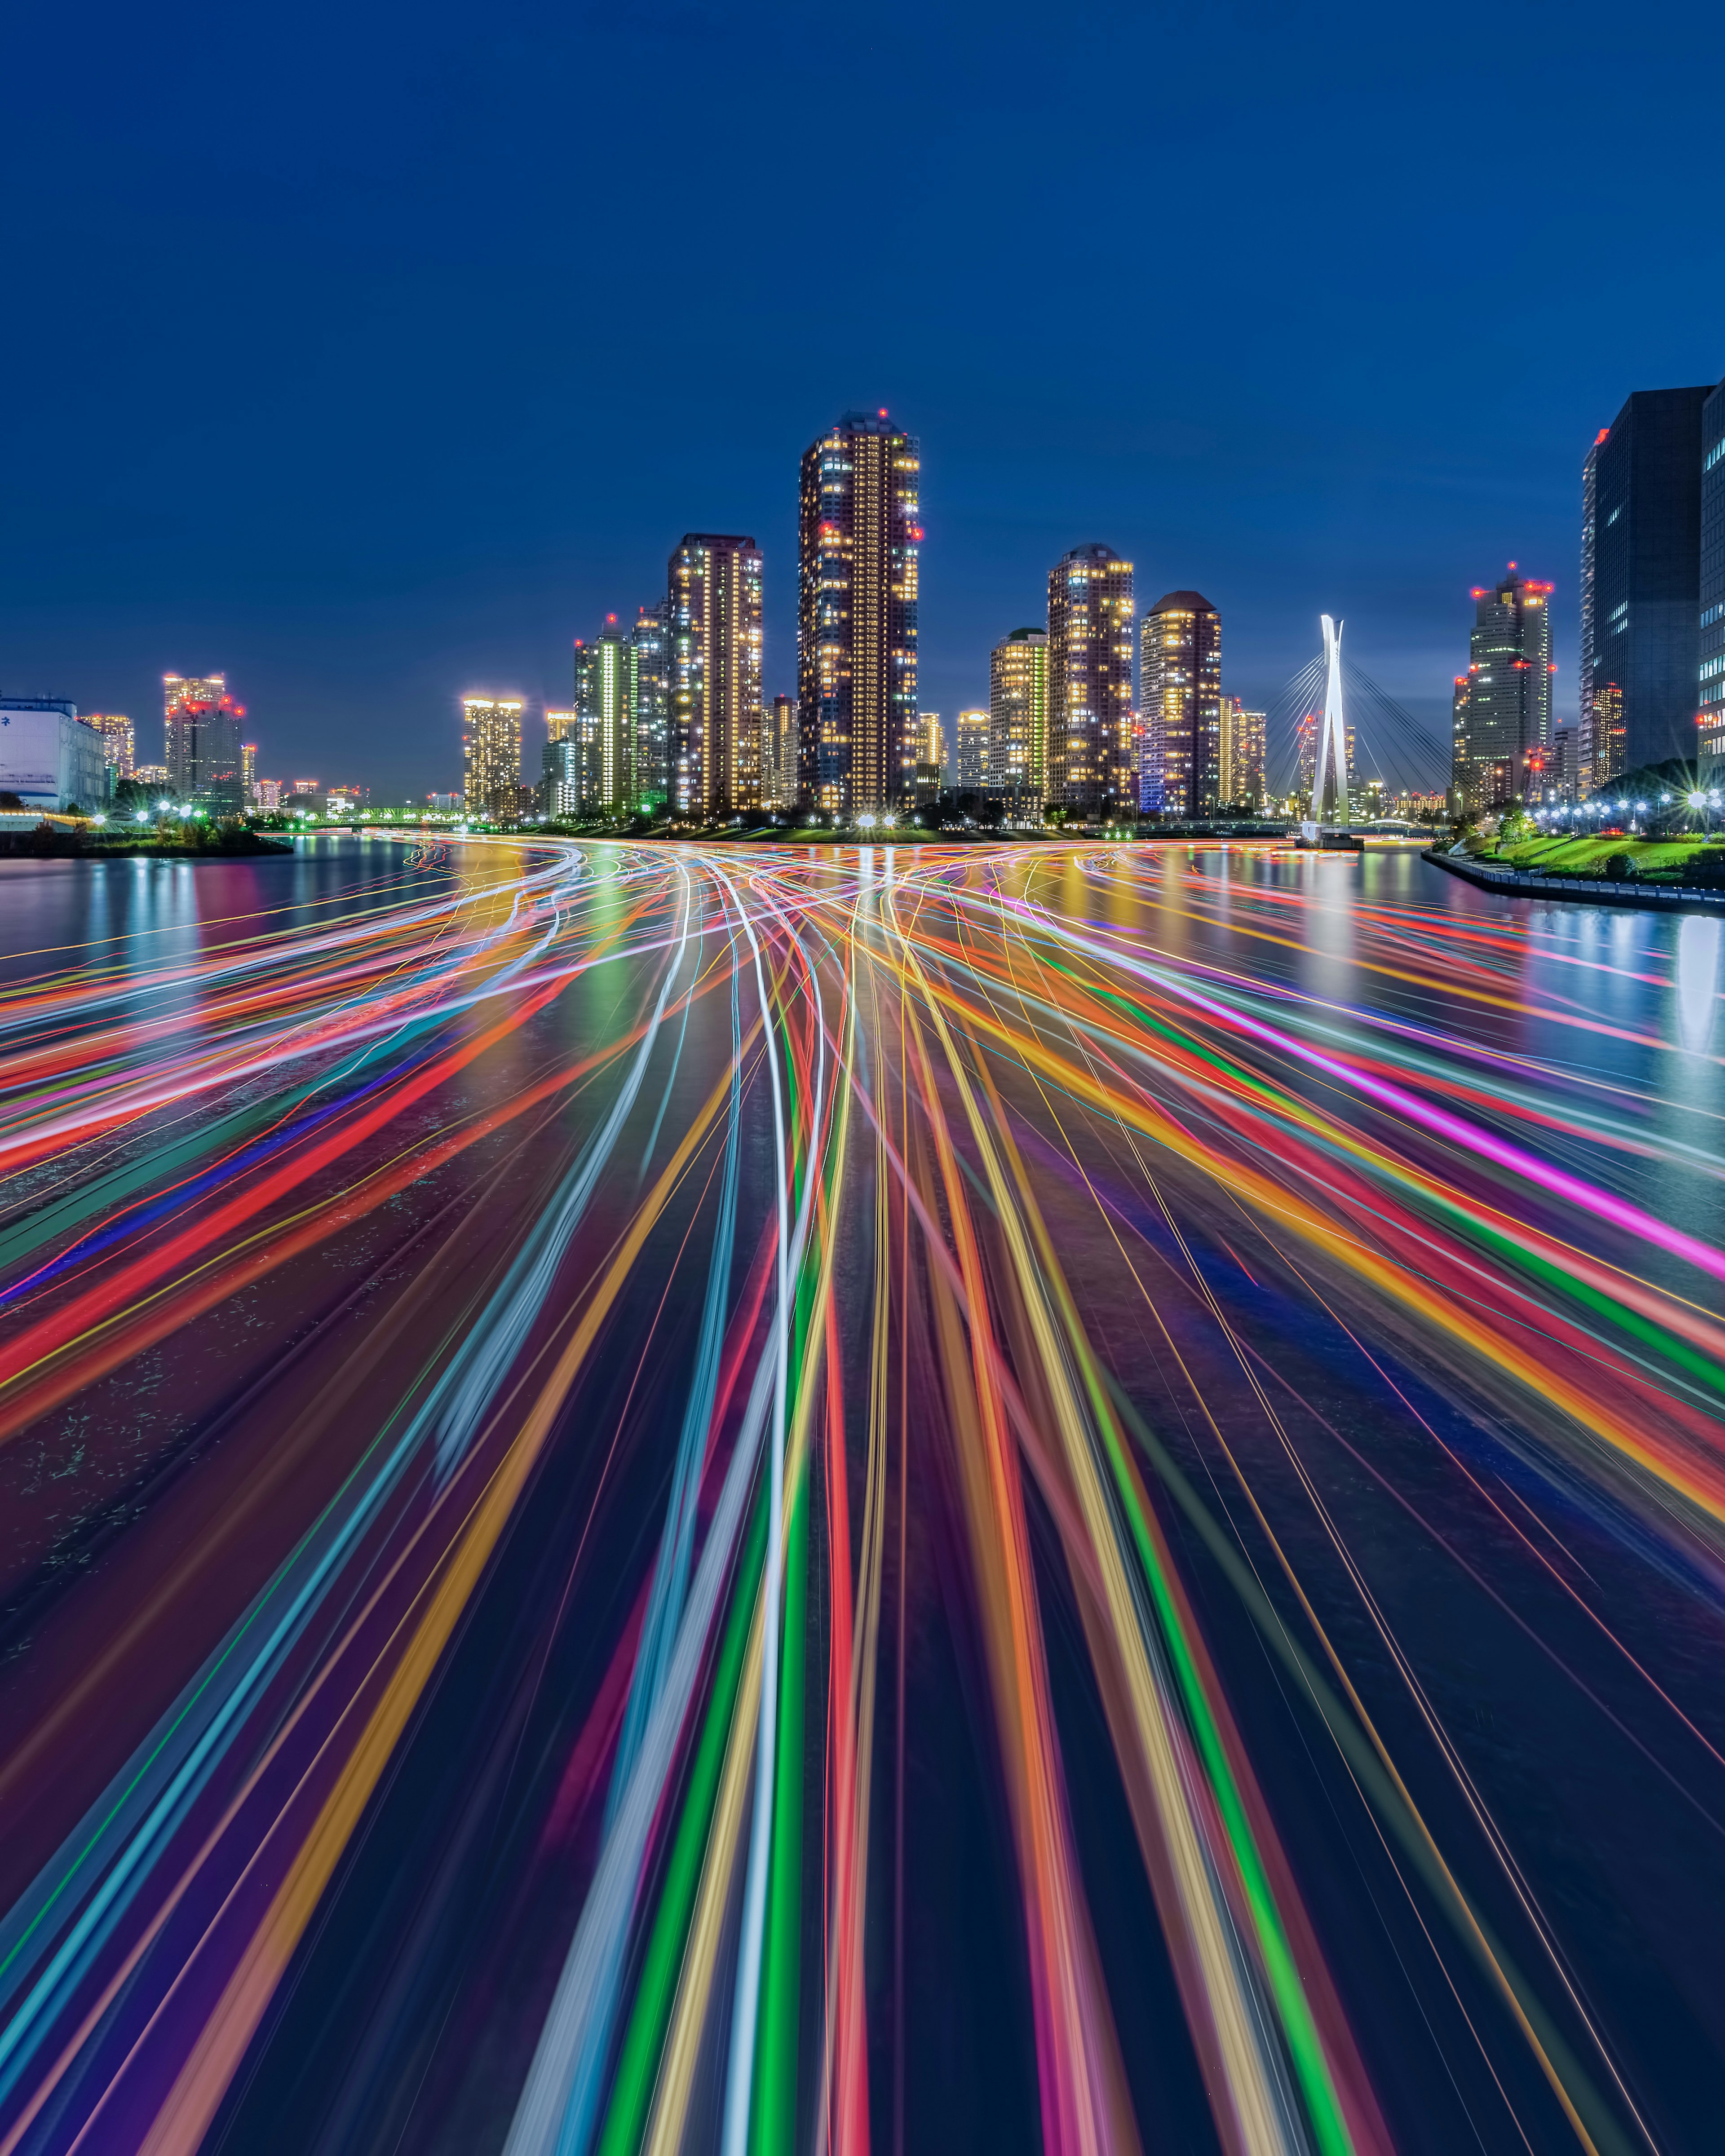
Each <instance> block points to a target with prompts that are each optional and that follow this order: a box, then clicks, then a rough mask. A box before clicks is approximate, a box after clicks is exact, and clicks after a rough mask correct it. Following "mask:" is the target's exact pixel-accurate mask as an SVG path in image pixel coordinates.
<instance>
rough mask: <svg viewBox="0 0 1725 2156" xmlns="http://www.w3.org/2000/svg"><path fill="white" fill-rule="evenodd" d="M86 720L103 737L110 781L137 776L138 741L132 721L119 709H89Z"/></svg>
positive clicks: (103, 747) (105, 760)
mask: <svg viewBox="0 0 1725 2156" xmlns="http://www.w3.org/2000/svg"><path fill="white" fill-rule="evenodd" d="M84 722H85V725H86V726H94V727H95V730H96V731H97V732H98V733H99V734H100V736H101V737H102V758H103V761H104V762H105V763H106V765H107V767H108V770H109V772H110V774H111V776H110V784H111V783H112V781H113V779H116V778H136V775H137V773H136V742H135V740H134V739H133V736H132V725H131V720H130V719H128V718H126V717H125V716H123V715H122V714H121V712H119V711H88V712H86V713H85V717H84Z"/></svg>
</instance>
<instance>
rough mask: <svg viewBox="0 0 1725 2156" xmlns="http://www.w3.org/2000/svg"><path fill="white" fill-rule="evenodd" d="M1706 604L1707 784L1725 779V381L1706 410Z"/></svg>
mask: <svg viewBox="0 0 1725 2156" xmlns="http://www.w3.org/2000/svg"><path fill="white" fill-rule="evenodd" d="M1697 596H1698V598H1699V600H1700V604H1701V619H1700V629H1701V637H1700V644H1699V664H1698V665H1697V671H1696V686H1697V708H1696V725H1697V728H1698V729H1699V731H1698V735H1697V740H1698V743H1699V755H1698V759H1697V760H1698V762H1699V764H1700V774H1701V783H1702V785H1703V786H1706V787H1709V788H1712V787H1715V786H1717V785H1718V784H1719V783H1721V781H1722V780H1725V382H1721V383H1720V384H1719V386H1718V388H1717V389H1716V390H1715V391H1714V392H1713V393H1712V396H1711V397H1709V398H1708V399H1707V403H1705V404H1703V405H1702V408H1701V583H1700V590H1699V593H1698V594H1697Z"/></svg>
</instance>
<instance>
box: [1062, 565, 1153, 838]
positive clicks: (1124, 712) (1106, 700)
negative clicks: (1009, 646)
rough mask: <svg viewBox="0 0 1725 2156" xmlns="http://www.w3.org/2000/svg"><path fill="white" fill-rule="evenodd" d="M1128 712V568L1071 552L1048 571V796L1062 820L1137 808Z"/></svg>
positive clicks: (1129, 606) (1130, 625)
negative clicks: (1064, 814)
mask: <svg viewBox="0 0 1725 2156" xmlns="http://www.w3.org/2000/svg"><path fill="white" fill-rule="evenodd" d="M1131 730H1132V563H1131V562H1123V561H1122V559H1121V558H1120V557H1119V555H1117V553H1116V552H1114V550H1113V548H1112V547H1101V546H1089V547H1074V548H1073V549H1072V551H1071V552H1070V554H1064V555H1062V556H1061V557H1060V560H1059V561H1058V562H1056V563H1055V566H1054V567H1053V568H1051V569H1050V571H1049V572H1048V736H1049V739H1048V778H1049V793H1050V798H1051V799H1052V800H1053V801H1054V802H1055V803H1056V804H1057V805H1058V806H1060V807H1061V808H1065V810H1066V812H1067V814H1069V815H1076V816H1080V817H1084V818H1086V819H1089V818H1096V817H1104V816H1111V815H1116V814H1120V813H1121V812H1122V810H1124V811H1125V812H1127V814H1130V813H1131V811H1132V808H1134V807H1135V806H1136V805H1137V803H1136V793H1137V788H1136V786H1135V784H1134V783H1133V782H1132V776H1131V773H1130V770H1129V765H1128V757H1129V753H1130V750H1131V745H1132V737H1131Z"/></svg>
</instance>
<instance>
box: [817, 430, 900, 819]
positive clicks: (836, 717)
mask: <svg viewBox="0 0 1725 2156" xmlns="http://www.w3.org/2000/svg"><path fill="white" fill-rule="evenodd" d="M921 470H922V461H921V458H920V456H919V454H918V450H917V445H916V440H915V438H914V437H913V436H911V435H910V434H906V433H905V432H904V431H903V430H902V429H901V428H898V427H896V426H895V425H894V424H893V423H892V422H891V419H890V418H888V416H887V414H886V412H885V411H881V412H878V413H866V412H847V413H845V416H844V418H842V419H841V420H840V421H839V423H838V425H837V426H835V427H834V428H833V429H831V430H830V431H829V433H827V434H824V435H822V437H821V438H820V439H819V441H818V442H814V443H813V444H810V446H809V449H807V450H806V451H805V452H804V454H803V470H802V486H801V493H800V498H799V501H798V583H797V710H798V726H799V729H800V732H801V741H800V743H799V752H798V793H799V795H800V797H801V798H802V800H803V802H804V803H806V804H807V805H808V806H809V807H811V808H819V809H822V810H824V811H826V812H827V813H829V814H832V815H834V816H837V817H839V818H840V819H848V818H850V817H852V816H859V815H879V814H896V813H897V812H898V811H899V810H900V809H901V808H904V807H906V806H907V805H908V803H910V801H911V799H912V798H914V793H915V787H916V775H915V774H916V577H917V559H918V552H919V549H920V548H921V546H922V525H921V523H920V521H919V517H920V514H921V509H920V500H919V489H920V482H921Z"/></svg>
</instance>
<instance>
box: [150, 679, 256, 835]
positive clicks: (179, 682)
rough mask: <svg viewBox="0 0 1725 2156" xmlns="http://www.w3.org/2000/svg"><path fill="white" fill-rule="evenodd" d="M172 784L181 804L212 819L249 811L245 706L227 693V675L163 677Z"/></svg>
mask: <svg viewBox="0 0 1725 2156" xmlns="http://www.w3.org/2000/svg"><path fill="white" fill-rule="evenodd" d="M162 716H163V721H164V725H165V729H166V732H167V771H168V783H169V784H170V785H171V786H172V788H173V789H174V791H175V793H177V794H178V795H179V796H180V798H181V799H182V800H184V801H195V802H196V803H198V805H199V806H200V807H202V808H207V809H208V810H209V812H210V813H211V814H213V815H217V816H238V815H239V814H240V813H241V811H242V810H243V809H244V807H245V793H244V779H243V778H242V771H243V764H242V761H241V757H240V740H239V722H240V721H241V720H242V719H243V718H244V716H245V706H244V704H236V703H235V702H234V699H233V698H232V697H231V696H229V695H228V681H227V677H226V675H222V674H207V675H194V676H187V675H182V674H164V675H162Z"/></svg>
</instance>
